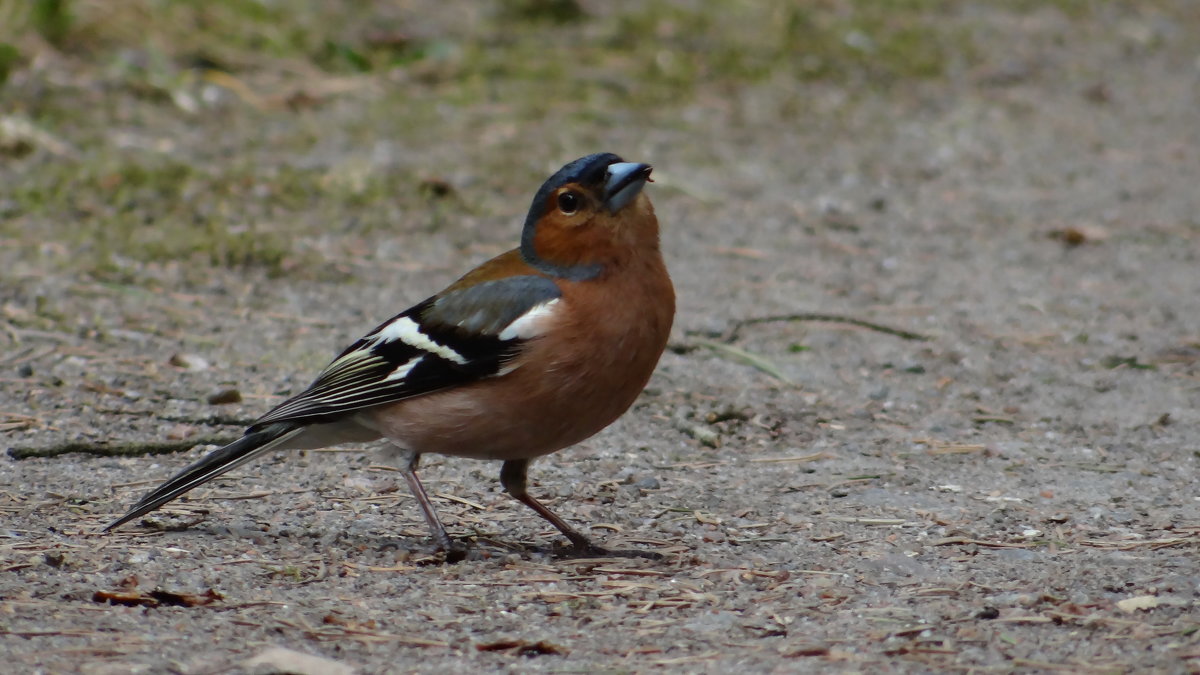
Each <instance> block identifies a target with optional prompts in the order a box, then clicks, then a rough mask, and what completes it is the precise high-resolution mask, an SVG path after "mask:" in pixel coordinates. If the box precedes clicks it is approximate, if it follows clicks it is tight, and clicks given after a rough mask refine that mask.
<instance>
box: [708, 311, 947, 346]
mask: <svg viewBox="0 0 1200 675" xmlns="http://www.w3.org/2000/svg"><path fill="white" fill-rule="evenodd" d="M776 321H824V322H827V323H844V324H849V325H851V326H858V327H859V328H866V329H868V330H873V331H876V332H878V333H885V334H887V335H895V336H896V337H898V338H903V339H905V340H919V341H922V342H924V341H927V340H929V336H927V335H922V334H920V333H914V332H912V331H907V330H902V329H900V328H892V327H890V326H884V325H883V324H879V323H875V322H873V321H865V320H863V319H856V318H854V317H851V316H842V315H841V314H821V313H818V312H805V313H802V314H782V315H779V316H759V317H753V318H750V319H739V320H738V321H736V322H734V324H733V328H731V329H730V330H729V332H728V333H727V334H726V335H725V338H724V340H725V342H733V341H734V340H736V339H737V337H738V332H739V331H741V329H742V327H743V326H750V325H753V324H756V323H774V322H776Z"/></svg>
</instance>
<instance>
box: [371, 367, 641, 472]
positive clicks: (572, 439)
mask: <svg viewBox="0 0 1200 675" xmlns="http://www.w3.org/2000/svg"><path fill="white" fill-rule="evenodd" d="M651 368H652V366H651ZM521 370H522V369H520V368H519V369H517V371H515V372H513V373H511V374H509V375H506V376H504V377H500V378H495V379H493V380H484V381H481V382H477V383H475V384H472V385H469V386H466V387H462V388H459V389H451V390H448V391H443V392H438V393H434V394H429V395H426V396H421V397H419V398H413V399H409V400H406V401H401V402H399V403H396V404H393V405H391V406H386V407H382V408H379V409H376V410H374V411H369V412H368V413H367V414H368V415H369V424H370V426H371V427H373V428H375V429H378V430H379V431H380V432H381V433H382V434H383V435H384V436H386V437H388V438H389V439H391V440H393V441H395V442H397V443H399V444H400V445H403V446H404V447H406V448H408V449H410V450H413V451H415V452H417V453H421V454H424V453H436V454H442V455H453V456H457V457H472V458H476V459H497V460H510V459H526V458H533V457H540V456H542V455H546V454H549V453H552V452H555V451H557V450H561V449H563V448H565V447H567V446H570V445H573V444H575V443H578V442H580V441H582V440H584V439H586V438H588V437H590V436H592V435H594V434H595V433H597V432H598V431H600V430H601V429H603V428H604V427H606V426H608V425H609V424H611V423H612V422H613V421H615V420H616V419H617V418H618V417H620V416H621V414H622V413H624V412H625V411H626V410H627V409H628V408H629V406H630V405H631V404H632V403H633V401H634V400H635V399H636V398H637V395H638V393H639V392H640V391H641V389H642V387H643V386H644V384H645V380H646V378H647V377H648V376H649V373H648V372H647V373H645V374H644V375H645V376H644V377H643V373H635V374H633V377H632V378H630V380H629V381H627V382H622V383H619V386H613V383H612V382H610V381H604V378H602V377H601V378H591V379H589V378H584V377H581V378H578V379H576V380H573V381H570V382H565V383H564V382H561V381H560V382H557V383H556V385H555V386H549V385H547V384H543V383H544V382H546V378H545V377H544V374H541V375H540V376H539V374H537V373H535V372H533V371H534V370H535V369H532V368H530V369H529V370H528V371H527V372H526V373H521ZM519 375H525V376H526V377H519ZM508 378H517V379H519V380H522V381H521V382H520V384H525V385H527V386H524V387H513V386H512V385H513V383H512V382H508V383H504V381H505V380H507V379H508ZM515 391H522V392H524V395H521V396H515V395H514V392H515Z"/></svg>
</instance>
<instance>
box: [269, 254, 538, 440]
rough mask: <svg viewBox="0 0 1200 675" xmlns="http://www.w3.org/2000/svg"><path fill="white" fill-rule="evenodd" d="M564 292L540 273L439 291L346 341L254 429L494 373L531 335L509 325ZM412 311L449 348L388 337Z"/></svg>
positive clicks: (333, 415)
mask: <svg viewBox="0 0 1200 675" xmlns="http://www.w3.org/2000/svg"><path fill="white" fill-rule="evenodd" d="M559 296H560V292H559V290H558V286H557V285H555V284H554V282H553V281H551V280H550V279H547V278H545V277H539V276H519V277H510V278H507V279H500V280H496V281H489V282H485V283H481V284H478V285H475V286H472V287H469V288H466V289H463V290H459V291H454V292H451V293H447V294H444V295H439V296H434V297H432V298H430V299H428V300H426V301H424V302H422V303H420V304H418V305H416V306H414V307H412V308H410V309H408V310H406V311H404V312H402V313H401V314H397V315H396V316H394V317H392V318H391V319H389V320H387V321H385V322H384V323H382V324H380V325H379V326H378V327H376V328H375V330H373V331H371V332H370V333H368V334H367V335H366V336H364V337H363V338H362V339H360V340H358V341H357V342H355V343H354V344H352V345H350V346H349V347H347V348H346V350H345V351H343V352H342V353H341V354H340V355H339V356H338V357H337V358H336V359H334V360H333V362H331V363H330V364H329V365H328V366H327V367H326V368H325V370H324V371H322V373H321V374H320V375H319V376H318V377H317V379H316V381H314V382H313V383H312V384H311V385H310V386H309V387H308V389H306V390H305V391H303V392H302V393H300V394H298V395H296V396H294V397H292V398H290V399H288V400H286V401H284V402H283V403H281V404H280V405H279V406H277V407H276V408H275V409H274V410H272V411H271V412H269V413H267V414H266V415H264V416H263V417H262V418H260V419H259V420H258V421H257V422H255V423H254V425H253V426H252V427H251V429H252V430H253V429H259V428H262V427H263V426H265V425H268V424H273V423H277V422H284V421H288V422H302V423H320V422H330V421H333V420H336V419H337V418H339V417H342V416H344V415H345V414H347V413H350V412H353V411H356V410H361V409H363V408H369V407H372V406H376V405H381V404H384V403H393V402H395V401H400V400H403V399H406V398H411V397H413V396H421V395H424V394H429V393H433V392H435V391H439V390H442V389H447V388H449V387H454V386H460V385H463V384H467V383H470V382H473V381H475V380H479V379H482V378H485V377H491V376H494V375H496V374H497V373H499V372H500V371H501V369H502V368H503V367H504V366H505V364H506V363H507V362H509V361H510V360H512V358H513V357H515V356H516V355H517V354H518V353H520V350H521V347H522V345H523V343H524V341H523V340H520V339H515V338H513V339H501V338H500V335H501V333H503V331H504V329H505V328H506V327H507V326H509V325H510V324H512V323H513V322H514V321H516V320H517V319H518V318H520V317H521V316H522V315H524V314H525V313H526V312H528V311H529V310H531V309H533V308H534V307H536V306H538V305H540V304H544V303H546V302H549V301H551V300H554V299H556V298H558V297H559ZM405 319H407V320H410V321H412V322H414V323H415V324H416V327H417V329H418V330H419V332H420V335H421V336H422V337H423V338H425V339H427V340H429V341H430V342H431V343H432V344H434V345H436V346H437V347H440V348H443V349H444V350H449V351H448V352H447V351H442V352H441V353H439V351H436V350H430V349H426V348H424V347H423V346H422V345H420V344H412V343H410V342H407V341H405V340H403V339H383V338H382V337H381V336H383V335H386V332H385V331H387V329H388V328H389V327H391V326H394V325H395V324H397V322H399V321H401V320H405ZM447 355H451V356H455V357H457V358H447ZM417 359H419V360H418V361H416V362H415V364H414V360H417ZM409 364H413V365H411V367H409V368H408V370H407V372H406V373H405V374H404V375H403V376H402V377H396V374H397V372H398V371H399V370H400V369H403V368H405V367H406V366H408V365H409Z"/></svg>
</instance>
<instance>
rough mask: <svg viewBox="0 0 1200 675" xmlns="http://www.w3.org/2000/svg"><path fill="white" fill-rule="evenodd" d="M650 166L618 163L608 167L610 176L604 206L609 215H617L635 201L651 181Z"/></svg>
mask: <svg viewBox="0 0 1200 675" xmlns="http://www.w3.org/2000/svg"><path fill="white" fill-rule="evenodd" d="M650 171H651V167H650V165H649V164H637V163H635V162H617V163H616V164H609V165H608V176H607V178H606V179H605V181H604V205H605V206H606V207H608V212H609V213H616V212H617V211H620V210H621V209H623V208H625V205H626V204H628V203H629V202H631V201H633V199H634V197H637V196H638V193H639V192H641V191H642V187H643V186H645V185H646V181H648V180H650Z"/></svg>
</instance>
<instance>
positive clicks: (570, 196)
mask: <svg viewBox="0 0 1200 675" xmlns="http://www.w3.org/2000/svg"><path fill="white" fill-rule="evenodd" d="M558 210H559V211H562V212H563V213H564V214H565V215H568V216H569V215H571V214H573V213H575V212H576V211H578V210H579V195H577V194H575V193H574V192H564V193H562V194H560V195H559V196H558Z"/></svg>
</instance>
